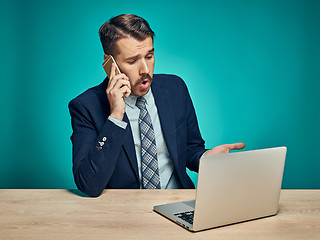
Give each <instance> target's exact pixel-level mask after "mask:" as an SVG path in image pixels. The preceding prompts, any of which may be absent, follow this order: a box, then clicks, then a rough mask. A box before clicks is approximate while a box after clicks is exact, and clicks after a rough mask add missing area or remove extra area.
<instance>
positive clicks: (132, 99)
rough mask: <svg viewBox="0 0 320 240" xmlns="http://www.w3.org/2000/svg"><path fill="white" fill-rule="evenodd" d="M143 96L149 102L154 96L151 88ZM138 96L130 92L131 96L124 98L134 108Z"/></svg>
mask: <svg viewBox="0 0 320 240" xmlns="http://www.w3.org/2000/svg"><path fill="white" fill-rule="evenodd" d="M143 97H144V99H145V100H146V103H147V104H149V103H150V98H151V97H152V93H151V88H150V89H149V91H148V92H147V93H146V94H145V95H143ZM137 98H138V97H137V96H134V95H131V94H130V95H129V97H127V98H124V101H125V102H126V105H128V106H129V107H131V108H134V107H135V106H136V102H137Z"/></svg>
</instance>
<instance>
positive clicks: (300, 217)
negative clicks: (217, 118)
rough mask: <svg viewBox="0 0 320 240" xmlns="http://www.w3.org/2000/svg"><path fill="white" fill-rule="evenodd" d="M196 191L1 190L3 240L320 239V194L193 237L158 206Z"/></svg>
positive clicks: (292, 194)
mask: <svg viewBox="0 0 320 240" xmlns="http://www.w3.org/2000/svg"><path fill="white" fill-rule="evenodd" d="M194 197H195V190H105V191H104V193H103V194H102V195H101V196H100V197H98V198H89V197H84V196H83V195H82V194H81V193H80V192H79V191H77V190H62V189H56V190H44V189H41V190H40V189H38V190H34V189H28V190H27V189H26V190H13V189H2V190H0V200H1V205H0V239H35V240H36V239H41V240H46V239H77V240H80V239H95V240H99V239H255V240H259V239H261V240H262V239H290V240H292V239H320V190H282V192H281V197H280V209H279V212H278V214H277V215H276V216H274V217H268V218H262V219H259V220H255V221H248V222H244V223H239V224H233V225H229V226H226V227H220V228H215V229H211V230H207V231H202V232H198V233H191V232H189V231H187V230H185V229H183V228H181V227H180V226H178V225H177V224H175V223H173V222H171V221H169V220H167V219H166V218H164V217H162V216H160V215H158V214H157V213H155V212H153V210H152V209H153V206H154V205H159V204H163V203H170V202H175V201H183V200H190V199H194Z"/></svg>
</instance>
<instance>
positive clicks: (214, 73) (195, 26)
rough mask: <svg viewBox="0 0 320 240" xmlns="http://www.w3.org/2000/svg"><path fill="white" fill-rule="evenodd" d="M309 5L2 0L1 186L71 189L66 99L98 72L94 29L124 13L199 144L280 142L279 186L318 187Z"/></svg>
mask: <svg viewBox="0 0 320 240" xmlns="http://www.w3.org/2000/svg"><path fill="white" fill-rule="evenodd" d="M319 12H320V1H306V0H300V1H294V0H292V1H279V0H277V1H275V0H265V1H249V0H244V1H236V0H235V1H223V0H221V1H172V0H171V1H168V0H165V1H159V2H155V1H143V0H141V1H126V0H121V1H62V0H54V1H34V0H33V1H18V0H15V1H14V0H10V1H9V0H4V1H3V0H2V1H1V3H0V24H1V32H0V35H1V65H0V70H1V71H0V72H1V88H0V89H1V90H0V91H1V92H0V104H1V106H0V107H1V118H0V127H1V129H0V130H1V138H0V150H1V151H0V152H1V160H0V188H75V184H74V182H73V177H72V162H71V147H72V146H71V141H70V139H69V137H70V135H71V133H72V130H71V124H70V116H69V112H68V108H67V105H68V102H69V101H70V100H71V99H72V98H74V97H76V96H77V95H78V94H80V93H81V92H83V91H84V90H86V89H87V88H89V87H92V86H94V85H97V84H99V83H100V82H101V81H102V80H103V79H104V77H105V73H104V71H103V69H102V67H101V63H102V60H103V51H102V48H101V45H100V42H99V37H98V29H99V27H100V26H101V24H103V23H104V22H105V21H107V20H108V19H109V18H111V17H113V16H116V15H118V14H122V13H134V14H137V15H140V16H142V17H144V18H145V19H147V20H148V21H149V23H150V25H151V27H152V29H153V30H154V31H155V32H156V38H155V50H156V52H155V54H156V67H155V73H171V74H177V75H179V76H181V77H182V78H183V79H184V80H185V82H186V84H187V85H188V88H189V91H190V94H191V97H192V99H193V103H194V106H195V109H196V112H197V116H198V121H199V125H200V129H201V132H202V136H203V138H204V139H205V140H206V146H207V147H210V148H211V147H214V146H216V145H219V144H223V143H232V142H245V143H246V144H247V147H246V149H247V150H252V149H259V148H268V147H275V146H287V147H288V154H287V161H286V165H285V171H284V178H283V188H320V171H319V170H320V161H319V160H320V157H319V153H318V147H319V146H320V141H319V136H320V128H319V123H320V114H319V104H320V100H319V90H320V84H319V80H320V58H319V56H320V30H319V29H320V27H319V23H320V14H319ZM190 174H191V176H192V178H193V180H194V181H195V182H196V181H197V179H196V178H197V175H196V174H195V173H190Z"/></svg>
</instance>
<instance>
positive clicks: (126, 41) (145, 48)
mask: <svg viewBox="0 0 320 240" xmlns="http://www.w3.org/2000/svg"><path fill="white" fill-rule="evenodd" d="M117 46H118V50H119V55H122V56H123V57H124V58H127V57H132V56H135V55H137V54H143V53H147V52H149V51H150V50H152V49H153V41H152V38H151V37H147V38H146V39H145V40H142V41H138V40H136V39H134V38H131V37H130V38H122V39H120V40H118V41H117Z"/></svg>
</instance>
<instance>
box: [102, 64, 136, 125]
mask: <svg viewBox="0 0 320 240" xmlns="http://www.w3.org/2000/svg"><path fill="white" fill-rule="evenodd" d="M106 93H107V96H108V100H109V104H110V117H113V118H115V119H118V120H119V121H122V119H123V115H124V113H125V111H126V104H125V101H124V98H123V96H125V97H126V98H127V97H129V95H130V93H131V85H130V81H129V78H128V77H127V76H126V75H125V74H123V73H120V74H117V75H116V67H115V65H114V64H113V63H112V66H111V74H110V78H109V83H108V87H107V90H106Z"/></svg>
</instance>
